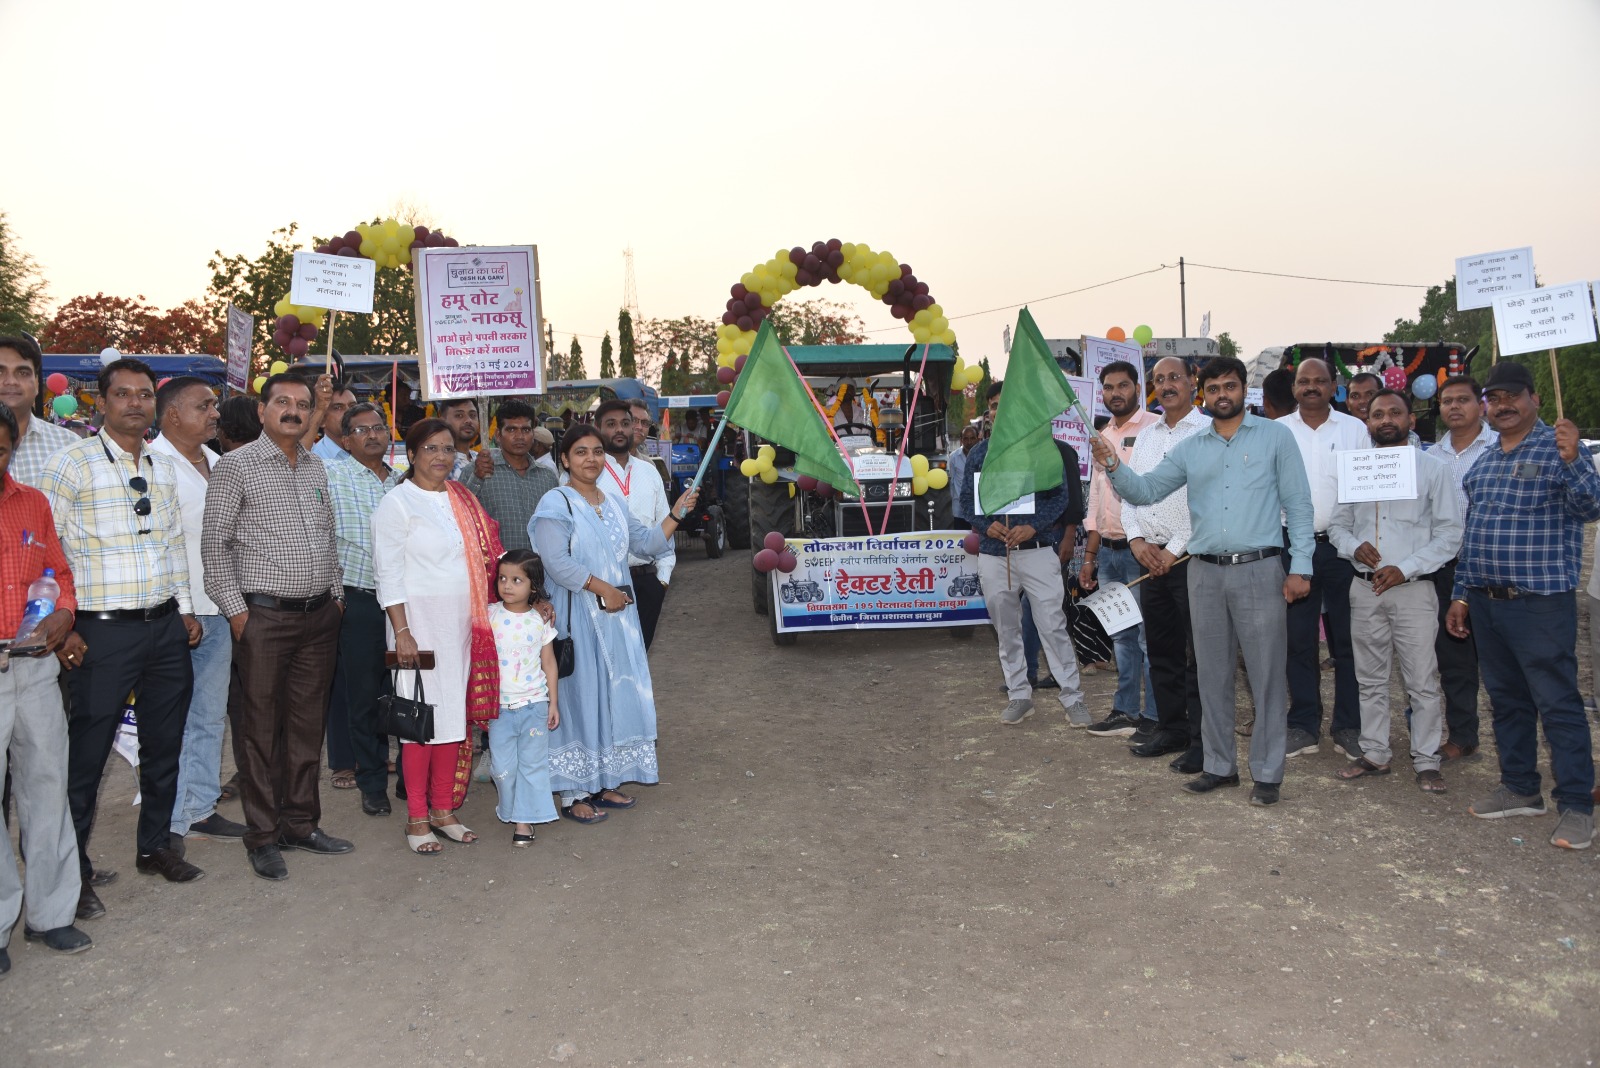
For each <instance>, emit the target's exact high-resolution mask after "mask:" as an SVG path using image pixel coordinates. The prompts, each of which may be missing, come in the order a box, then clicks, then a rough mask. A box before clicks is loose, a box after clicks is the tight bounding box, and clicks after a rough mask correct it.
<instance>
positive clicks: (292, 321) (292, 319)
mask: <svg viewBox="0 0 1600 1068" xmlns="http://www.w3.org/2000/svg"><path fill="white" fill-rule="evenodd" d="M278 329H279V330H282V331H283V332H284V333H286V334H292V333H294V332H295V331H296V330H298V329H300V317H299V316H298V315H284V316H281V317H280V318H279V319H278Z"/></svg>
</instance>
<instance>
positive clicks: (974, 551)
mask: <svg viewBox="0 0 1600 1068" xmlns="http://www.w3.org/2000/svg"><path fill="white" fill-rule="evenodd" d="M981 540H982V539H980V538H979V537H978V532H977V531H976V530H969V531H967V536H966V537H964V538H962V539H961V547H962V548H963V549H965V550H967V555H968V556H977V555H978V543H979V541H981Z"/></svg>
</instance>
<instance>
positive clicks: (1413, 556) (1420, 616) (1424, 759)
mask: <svg viewBox="0 0 1600 1068" xmlns="http://www.w3.org/2000/svg"><path fill="white" fill-rule="evenodd" d="M1367 431H1368V433H1369V434H1371V435H1372V444H1373V445H1375V446H1377V447H1378V448H1380V449H1408V450H1410V451H1411V452H1412V454H1413V456H1414V462H1415V463H1416V480H1417V496H1416V498H1415V499H1414V500H1409V501H1383V502H1381V503H1380V502H1362V503H1359V504H1340V505H1336V506H1335V507H1334V509H1333V515H1332V517H1331V519H1330V520H1329V522H1328V540H1329V541H1330V542H1331V543H1332V544H1333V547H1334V548H1335V549H1337V550H1338V552H1339V555H1340V556H1342V557H1343V558H1344V559H1346V560H1349V561H1350V562H1351V564H1353V565H1354V566H1355V570H1356V576H1355V579H1354V581H1352V582H1351V583H1350V634H1351V637H1352V640H1353V649H1354V654H1355V669H1356V685H1357V687H1358V688H1359V690H1360V694H1361V755H1360V756H1358V757H1356V758H1355V759H1353V760H1351V761H1350V763H1349V764H1348V765H1346V766H1345V767H1344V768H1343V769H1341V770H1340V771H1339V778H1341V779H1344V780H1346V781H1349V780H1352V779H1360V778H1365V777H1366V776H1369V775H1387V774H1388V773H1389V760H1390V757H1391V756H1392V755H1393V754H1392V753H1391V751H1390V748H1389V669H1390V666H1391V664H1392V661H1393V659H1394V654H1396V653H1398V654H1399V656H1400V681H1401V682H1402V683H1403V684H1404V685H1405V688H1406V693H1407V695H1409V696H1410V698H1411V766H1412V768H1413V769H1414V770H1415V771H1416V773H1417V786H1418V787H1420V788H1421V789H1422V791H1423V792H1424V793H1430V794H1442V793H1444V792H1445V785H1444V776H1443V775H1441V774H1440V773H1439V744H1440V742H1442V741H1443V740H1444V739H1443V735H1444V693H1443V691H1442V690H1441V689H1440V686H1439V661H1438V657H1437V656H1436V655H1435V654H1434V638H1435V637H1436V636H1437V634H1438V630H1439V596H1438V594H1437V593H1435V592H1434V587H1433V583H1432V582H1431V581H1429V576H1430V575H1432V573H1433V572H1434V571H1437V570H1438V569H1439V568H1441V567H1443V566H1444V565H1445V564H1446V563H1448V562H1449V561H1451V560H1453V559H1455V555H1456V551H1457V550H1458V549H1460V548H1461V529H1462V528H1461V506H1460V505H1459V504H1458V503H1457V502H1456V487H1455V480H1454V479H1453V478H1451V476H1450V468H1449V467H1448V466H1447V465H1446V464H1445V463H1444V461H1443V460H1438V459H1435V458H1434V457H1432V456H1429V455H1428V454H1427V453H1425V452H1423V451H1422V450H1421V449H1419V448H1416V447H1415V446H1413V445H1410V444H1408V442H1407V438H1408V436H1409V435H1410V433H1411V407H1410V405H1409V404H1407V403H1406V399H1405V397H1403V396H1401V395H1400V394H1399V393H1396V392H1395V391H1394V390H1392V389H1384V390H1379V391H1378V395H1377V396H1375V397H1373V398H1372V400H1371V402H1370V403H1369V406H1368V408H1367Z"/></svg>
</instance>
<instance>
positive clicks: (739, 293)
mask: <svg viewBox="0 0 1600 1068" xmlns="http://www.w3.org/2000/svg"><path fill="white" fill-rule="evenodd" d="M748 292H750V291H749V290H748V289H746V288H745V287H744V283H743V282H735V283H733V287H732V288H731V289H729V290H728V295H729V296H730V297H732V298H733V299H734V300H743V299H744V297H745V294H746V293H748Z"/></svg>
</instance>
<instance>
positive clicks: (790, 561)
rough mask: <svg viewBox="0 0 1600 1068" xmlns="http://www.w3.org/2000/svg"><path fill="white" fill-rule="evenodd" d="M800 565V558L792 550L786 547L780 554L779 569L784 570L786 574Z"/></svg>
mask: <svg viewBox="0 0 1600 1068" xmlns="http://www.w3.org/2000/svg"><path fill="white" fill-rule="evenodd" d="M798 566H800V558H799V557H798V556H796V555H795V554H794V553H793V552H792V551H790V550H788V549H785V550H783V552H781V553H779V554H778V570H779V571H782V572H783V573H784V574H785V575H787V574H789V573H791V572H792V571H794V569H795V568H796V567H798Z"/></svg>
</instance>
